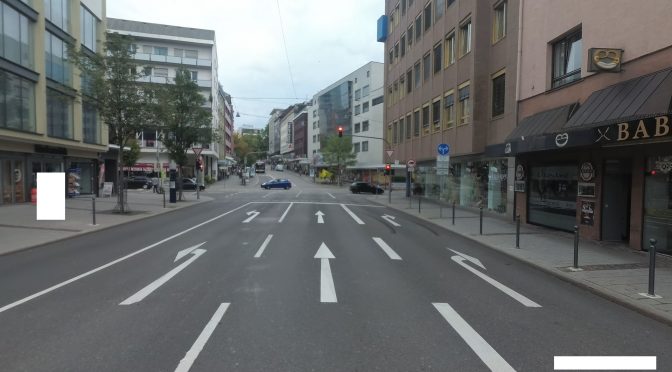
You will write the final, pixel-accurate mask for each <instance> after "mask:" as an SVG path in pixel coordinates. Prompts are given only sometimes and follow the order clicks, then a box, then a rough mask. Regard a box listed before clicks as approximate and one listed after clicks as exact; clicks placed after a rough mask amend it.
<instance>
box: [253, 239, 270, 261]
mask: <svg viewBox="0 0 672 372" xmlns="http://www.w3.org/2000/svg"><path fill="white" fill-rule="evenodd" d="M271 238H273V234H268V236H267V237H266V240H264V242H263V243H262V244H261V247H259V250H258V251H257V254H255V255H254V258H259V257H261V255H262V254H263V253H264V250H265V249H266V246H267V245H268V242H270V241H271Z"/></svg>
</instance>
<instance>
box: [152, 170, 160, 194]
mask: <svg viewBox="0 0 672 372" xmlns="http://www.w3.org/2000/svg"><path fill="white" fill-rule="evenodd" d="M152 187H153V188H152V192H154V193H157V194H158V193H159V177H157V176H156V175H154V177H152Z"/></svg>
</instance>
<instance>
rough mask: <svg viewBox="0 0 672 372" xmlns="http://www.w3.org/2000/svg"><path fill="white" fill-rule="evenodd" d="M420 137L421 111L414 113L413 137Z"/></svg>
mask: <svg viewBox="0 0 672 372" xmlns="http://www.w3.org/2000/svg"><path fill="white" fill-rule="evenodd" d="M419 135H420V110H415V111H414V112H413V137H418V136H419Z"/></svg>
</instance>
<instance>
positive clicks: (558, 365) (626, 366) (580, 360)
mask: <svg viewBox="0 0 672 372" xmlns="http://www.w3.org/2000/svg"><path fill="white" fill-rule="evenodd" d="M656 364H657V362H656V357H655V356H554V357H553V369H554V370H555V371H569V370H572V371H576V370H581V371H598V370H599V371H605V370H609V371H632V370H637V371H655V370H656Z"/></svg>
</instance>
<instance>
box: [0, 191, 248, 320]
mask: <svg viewBox="0 0 672 372" xmlns="http://www.w3.org/2000/svg"><path fill="white" fill-rule="evenodd" d="M250 204H251V203H245V204H243V205H241V206H239V207H237V208H234V209H232V210H230V211H228V212H225V213H222V214H220V215H219V216H215V217H213V218H211V219H209V220H207V221H204V222H201V223H199V224H197V225H194V226H192V227H190V228H188V229H186V230H184V231H181V232H179V233H177V234H173V235H171V236H169V237H167V238H165V239H163V240H160V241H158V242H156V243H154V244H151V245H148V246H146V247H144V248H142V249H139V250H137V251H135V252H133V253H129V254H127V255H126V256H123V257H120V258H117V259H116V260H114V261H111V262H108V263H106V264H104V265H101V266H98V267H96V268H95V269H92V270H89V271H87V272H85V273H83V274H79V275H77V276H75V277H73V278H70V279H68V280H66V281H64V282H61V283H58V284H56V285H53V286H51V287H49V288H47V289H43V290H41V291H39V292H37V293H33V294H32V295H30V296H28V297H24V298H22V299H20V300H17V301H14V302H12V303H11V304H8V305H5V306H3V307H0V313H2V312H4V311H7V310H9V309H11V308H14V307H16V306H19V305H21V304H24V303H26V302H28V301H30V300H33V299H35V298H37V297H40V296H42V295H45V294H47V293H49V292H52V291H55V290H56V289H59V288H61V287H64V286H66V285H68V284H70V283H73V282H76V281H78V280H80V279H83V278H86V277H87V276H89V275H91V274H95V273H97V272H98V271H100V270H103V269H106V268H108V267H110V266H112V265H115V264H117V263H119V262H122V261H125V260H127V259H129V258H131V257H133V256H135V255H138V254H140V253H142V252H144V251H147V250H150V249H152V248H154V247H156V246H159V245H161V244H163V243H165V242H167V241H169V240H172V239H175V238H177V237H178V236H182V235H184V234H186V233H188V232H190V231H192V230H194V229H197V228H199V227H201V226H203V225H206V224H209V223H210V222H213V221H216V220H218V219H220V218H222V217H224V216H226V215H228V214H230V213H233V212H235V211H237V210H239V209H242V208H245V207H247V206H248V205H250Z"/></svg>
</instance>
